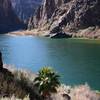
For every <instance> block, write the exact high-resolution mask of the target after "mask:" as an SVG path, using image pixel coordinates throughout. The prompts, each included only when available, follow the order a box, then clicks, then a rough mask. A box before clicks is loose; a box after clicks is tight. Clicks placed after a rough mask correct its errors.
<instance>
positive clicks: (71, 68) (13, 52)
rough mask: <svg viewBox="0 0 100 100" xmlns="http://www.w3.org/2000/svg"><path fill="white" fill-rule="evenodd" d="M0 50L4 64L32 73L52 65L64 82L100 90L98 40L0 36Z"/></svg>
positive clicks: (99, 50) (99, 44) (99, 51)
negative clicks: (86, 84) (86, 85)
mask: <svg viewBox="0 0 100 100" xmlns="http://www.w3.org/2000/svg"><path fill="white" fill-rule="evenodd" d="M0 51H2V53H3V60H4V63H6V64H11V65H14V66H16V67H17V68H21V69H28V70H31V71H33V72H37V71H38V70H39V69H40V68H41V67H44V66H51V67H53V68H54V69H55V70H56V71H57V72H58V73H59V74H60V76H61V78H60V79H61V82H62V83H64V84H68V85H78V84H85V83H88V84H89V85H90V86H91V87H92V88H93V89H98V90H100V41H96V40H95V41H94V40H83V39H49V38H43V37H32V36H9V35H0Z"/></svg>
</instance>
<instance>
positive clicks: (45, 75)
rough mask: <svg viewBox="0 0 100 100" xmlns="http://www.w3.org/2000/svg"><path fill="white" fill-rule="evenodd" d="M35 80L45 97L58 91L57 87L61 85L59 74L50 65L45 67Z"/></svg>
mask: <svg viewBox="0 0 100 100" xmlns="http://www.w3.org/2000/svg"><path fill="white" fill-rule="evenodd" d="M34 82H35V86H37V87H38V89H39V93H40V94H41V95H42V96H43V97H48V96H50V93H52V92H57V90H56V89H57V87H58V86H59V85H60V82H59V75H57V73H55V72H54V70H53V69H51V68H49V67H43V68H42V69H41V70H40V71H39V74H38V76H37V77H36V78H35V80H34Z"/></svg>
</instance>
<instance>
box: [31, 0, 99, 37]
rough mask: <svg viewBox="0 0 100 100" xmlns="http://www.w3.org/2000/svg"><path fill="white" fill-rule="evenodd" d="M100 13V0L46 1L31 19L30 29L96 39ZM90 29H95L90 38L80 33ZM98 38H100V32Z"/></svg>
mask: <svg viewBox="0 0 100 100" xmlns="http://www.w3.org/2000/svg"><path fill="white" fill-rule="evenodd" d="M99 12H100V0H53V1H52V0H49V1H48V0H44V4H43V5H42V6H41V7H40V8H39V9H38V10H37V14H36V16H35V17H33V18H31V19H30V21H29V29H32V28H37V29H39V30H49V31H50V33H52V30H56V29H57V30H56V31H55V33H57V32H59V31H63V32H66V33H67V32H71V33H72V35H73V36H79V35H81V34H82V35H81V36H85V37H91V35H92V36H93V37H95V33H96V31H97V29H99V27H100V13H99ZM89 27H94V31H90V32H88V36H87V33H86V34H85V35H84V34H83V33H82V32H79V31H80V30H84V29H88V28H89ZM97 27H98V28H97ZM53 32H54V31H53ZM91 32H92V33H91ZM77 33H78V34H79V35H77ZM96 36H97V37H98V36H100V32H99V33H96Z"/></svg>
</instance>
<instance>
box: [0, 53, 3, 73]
mask: <svg viewBox="0 0 100 100" xmlns="http://www.w3.org/2000/svg"><path fill="white" fill-rule="evenodd" d="M2 69H3V61H2V53H1V52H0V71H1V70H2Z"/></svg>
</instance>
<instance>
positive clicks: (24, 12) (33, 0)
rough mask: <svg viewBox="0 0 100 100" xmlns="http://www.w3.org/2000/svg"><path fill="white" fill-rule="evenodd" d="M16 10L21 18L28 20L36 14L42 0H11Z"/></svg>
mask: <svg viewBox="0 0 100 100" xmlns="http://www.w3.org/2000/svg"><path fill="white" fill-rule="evenodd" d="M11 1H12V5H13V8H14V11H15V12H16V14H17V15H18V16H19V18H21V20H26V19H28V18H29V17H30V16H32V15H34V13H35V10H36V9H37V7H38V6H39V5H40V4H41V1H42V0H11Z"/></svg>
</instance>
